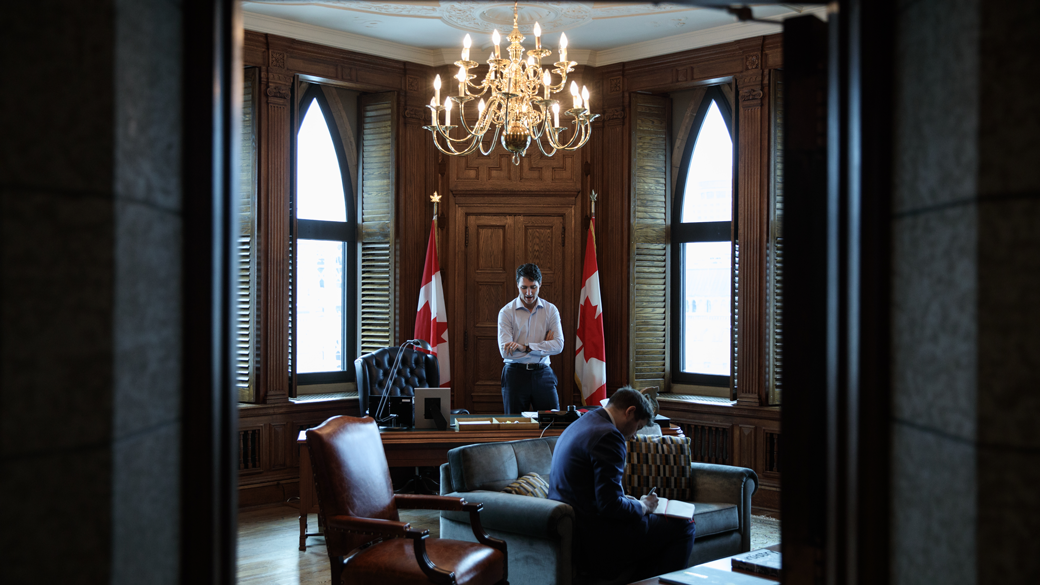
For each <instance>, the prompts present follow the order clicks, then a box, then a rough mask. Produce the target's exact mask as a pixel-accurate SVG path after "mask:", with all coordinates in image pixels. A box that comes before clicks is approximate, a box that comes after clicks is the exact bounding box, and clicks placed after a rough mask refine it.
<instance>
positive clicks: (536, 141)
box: [534, 133, 558, 156]
mask: <svg viewBox="0 0 1040 585" xmlns="http://www.w3.org/2000/svg"><path fill="white" fill-rule="evenodd" d="M547 135H549V136H550V138H549V146H552V147H553V148H552V152H545V147H543V146H542V137H541V134H539V135H538V136H535V137H534V143H535V144H537V145H538V150H540V151H542V154H544V155H545V156H552V155H554V154H556V151H557V150H558V149H557V148H556V147H555V146H553V143H552V138H551V136H552V135H551V134H549V133H547Z"/></svg>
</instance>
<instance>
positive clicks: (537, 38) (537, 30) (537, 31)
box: [534, 22, 542, 51]
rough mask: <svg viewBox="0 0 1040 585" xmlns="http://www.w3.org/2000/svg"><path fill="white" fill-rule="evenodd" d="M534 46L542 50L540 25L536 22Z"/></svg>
mask: <svg viewBox="0 0 1040 585" xmlns="http://www.w3.org/2000/svg"><path fill="white" fill-rule="evenodd" d="M534 48H535V49H538V50H539V51H540V50H542V27H540V26H538V23H537V22H536V23H534Z"/></svg>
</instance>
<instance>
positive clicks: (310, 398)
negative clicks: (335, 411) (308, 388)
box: [289, 392, 358, 404]
mask: <svg viewBox="0 0 1040 585" xmlns="http://www.w3.org/2000/svg"><path fill="white" fill-rule="evenodd" d="M351 399H353V400H357V399H358V393H357V392H326V393H324V394H301V395H299V396H297V397H296V398H290V399H289V402H291V403H293V404H307V403H310V402H330V401H332V400H351Z"/></svg>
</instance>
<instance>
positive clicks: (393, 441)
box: [296, 425, 683, 550]
mask: <svg viewBox="0 0 1040 585" xmlns="http://www.w3.org/2000/svg"><path fill="white" fill-rule="evenodd" d="M562 432H563V429H562V428H560V429H553V428H549V430H547V431H545V434H544V435H542V431H541V430H540V429H531V430H527V431H462V432H460V431H452V430H448V431H431V430H426V429H422V430H410V431H387V430H381V431H380V433H379V435H380V438H382V440H383V451H384V452H385V453H386V463H387V466H389V467H439V466H440V465H441V464H443V463H447V462H448V451H450V450H452V449H454V448H455V447H461V446H463V445H472V444H474V443H501V442H504V441H519V440H521V439H536V438H538V437H539V436H546V437H553V436H558V435H560V433H562ZM662 432H663V434H665V435H677V436H682V434H683V433H682V429H680V428H679V427H677V426H675V425H672V426H671V427H670V428H667V429H662ZM296 443H297V444H298V445H300V550H307V537H308V536H321V535H322V533H321V532H310V533H308V532H307V514H310V513H315V512H317V511H318V509H317V508H318V499H317V497H316V494H315V492H314V473H313V471H312V470H311V455H310V453H309V452H308V451H307V431H300V434H299V436H298V437H297V438H296Z"/></svg>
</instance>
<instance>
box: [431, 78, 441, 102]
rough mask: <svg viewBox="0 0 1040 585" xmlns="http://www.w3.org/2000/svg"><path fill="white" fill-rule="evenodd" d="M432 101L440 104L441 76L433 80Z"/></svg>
mask: <svg viewBox="0 0 1040 585" xmlns="http://www.w3.org/2000/svg"><path fill="white" fill-rule="evenodd" d="M433 101H435V102H437V103H440V101H441V76H440V75H437V77H434V78H433Z"/></svg>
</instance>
